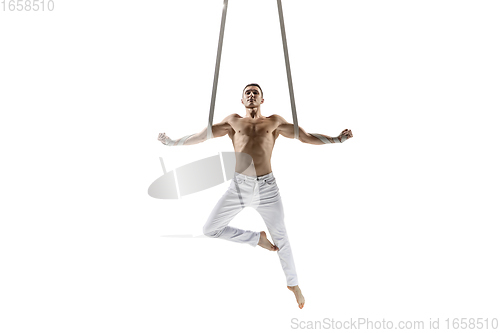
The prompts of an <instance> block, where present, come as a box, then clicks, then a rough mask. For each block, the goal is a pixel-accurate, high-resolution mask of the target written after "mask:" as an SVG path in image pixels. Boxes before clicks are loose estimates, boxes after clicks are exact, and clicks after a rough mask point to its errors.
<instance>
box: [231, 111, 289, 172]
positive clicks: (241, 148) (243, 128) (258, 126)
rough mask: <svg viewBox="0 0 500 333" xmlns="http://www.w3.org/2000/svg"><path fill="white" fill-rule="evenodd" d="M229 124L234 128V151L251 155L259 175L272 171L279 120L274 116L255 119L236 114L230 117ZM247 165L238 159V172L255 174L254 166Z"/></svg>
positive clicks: (232, 130) (232, 134) (232, 132)
mask: <svg viewBox="0 0 500 333" xmlns="http://www.w3.org/2000/svg"><path fill="white" fill-rule="evenodd" d="M229 124H230V125H231V128H232V129H231V130H230V131H229V137H230V138H231V140H232V141H233V147H234V151H235V152H237V153H238V152H241V153H246V154H248V155H250V156H251V158H252V160H253V165H254V168H255V172H256V175H257V176H262V175H265V174H268V173H270V172H272V169H271V155H272V153H273V148H274V142H275V141H276V138H277V137H278V133H277V131H276V129H277V128H278V126H279V123H278V120H277V119H276V118H275V117H274V116H269V117H261V118H257V119H253V118H251V117H241V116H239V115H238V114H235V115H234V116H233V117H230V119H229ZM247 167H248V164H245V165H244V164H242V163H238V158H237V159H236V172H238V173H243V174H246V175H252V176H255V174H253V172H254V171H253V168H250V169H248V168H247Z"/></svg>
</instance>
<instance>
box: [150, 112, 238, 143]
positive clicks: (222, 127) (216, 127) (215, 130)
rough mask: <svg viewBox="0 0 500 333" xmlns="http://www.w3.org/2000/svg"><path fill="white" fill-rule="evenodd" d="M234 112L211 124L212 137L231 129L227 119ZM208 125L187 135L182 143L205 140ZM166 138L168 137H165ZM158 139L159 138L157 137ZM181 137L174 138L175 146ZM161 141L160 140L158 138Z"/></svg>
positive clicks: (219, 135)
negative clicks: (197, 131)
mask: <svg viewBox="0 0 500 333" xmlns="http://www.w3.org/2000/svg"><path fill="white" fill-rule="evenodd" d="M234 115H235V114H231V115H229V116H227V117H226V118H224V119H223V120H222V121H221V122H220V123H218V124H213V125H212V134H213V137H214V138H219V137H221V136H224V135H226V134H228V133H229V131H230V130H231V125H230V124H229V120H230V119H231V118H232V117H234ZM207 131H208V127H205V128H204V129H203V130H202V131H201V132H199V133H196V134H193V135H191V136H189V137H188V138H187V139H186V140H185V141H184V143H183V145H195V144H197V143H202V142H204V141H206V140H207ZM167 138H168V137H167ZM159 140H160V138H159ZM180 140H182V138H180V139H177V140H175V144H174V146H176V145H177V144H178V143H179V141H180ZM160 141H161V140H160Z"/></svg>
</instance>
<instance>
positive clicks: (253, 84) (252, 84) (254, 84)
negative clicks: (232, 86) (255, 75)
mask: <svg viewBox="0 0 500 333" xmlns="http://www.w3.org/2000/svg"><path fill="white" fill-rule="evenodd" d="M249 86H256V87H259V89H260V93H261V94H262V98H264V92H263V91H262V88H261V87H260V86H259V85H258V84H257V83H250V84H247V85H246V86H245V88H243V92H242V93H241V94H242V95H243V93H244V92H245V89H246V88H247V87H249Z"/></svg>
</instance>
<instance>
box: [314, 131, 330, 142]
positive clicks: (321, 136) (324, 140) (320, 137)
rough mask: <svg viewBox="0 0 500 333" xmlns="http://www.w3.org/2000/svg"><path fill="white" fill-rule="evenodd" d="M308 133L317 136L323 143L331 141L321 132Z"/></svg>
mask: <svg viewBox="0 0 500 333" xmlns="http://www.w3.org/2000/svg"><path fill="white" fill-rule="evenodd" d="M309 134H311V135H314V136H315V137H317V138H318V139H320V140H321V141H323V143H325V144H329V143H331V142H330V140H328V139H327V138H325V137H324V136H323V135H321V134H318V133H309Z"/></svg>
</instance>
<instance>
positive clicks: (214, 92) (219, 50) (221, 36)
mask: <svg viewBox="0 0 500 333" xmlns="http://www.w3.org/2000/svg"><path fill="white" fill-rule="evenodd" d="M227 2H228V0H224V6H223V8H222V21H221V23H220V33H219V47H218V48H217V60H216V62H215V74H214V84H213V87H212V101H211V102H210V114H209V116H208V126H207V140H208V139H212V138H213V137H214V136H213V134H212V123H213V120H214V108H215V97H216V96H217V84H218V82H219V69H220V58H221V54H222V41H223V40H224V27H225V26H226V14H227Z"/></svg>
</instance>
